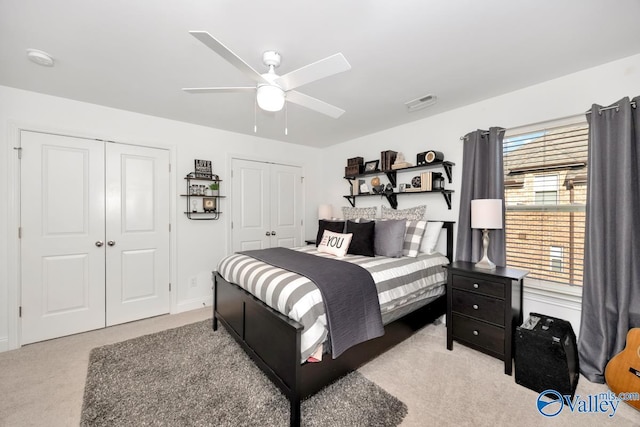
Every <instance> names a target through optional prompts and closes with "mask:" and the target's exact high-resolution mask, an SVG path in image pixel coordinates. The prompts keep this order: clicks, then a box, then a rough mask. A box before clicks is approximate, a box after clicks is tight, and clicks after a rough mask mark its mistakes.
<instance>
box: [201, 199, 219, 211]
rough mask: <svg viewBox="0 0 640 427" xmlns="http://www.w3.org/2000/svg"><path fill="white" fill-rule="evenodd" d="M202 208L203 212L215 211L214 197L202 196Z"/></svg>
mask: <svg viewBox="0 0 640 427" xmlns="http://www.w3.org/2000/svg"><path fill="white" fill-rule="evenodd" d="M202 210H203V211H204V212H215V211H216V210H217V208H216V198H215V197H203V198H202Z"/></svg>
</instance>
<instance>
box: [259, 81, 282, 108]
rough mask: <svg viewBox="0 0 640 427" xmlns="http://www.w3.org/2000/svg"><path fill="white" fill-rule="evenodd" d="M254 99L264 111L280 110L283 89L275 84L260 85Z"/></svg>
mask: <svg viewBox="0 0 640 427" xmlns="http://www.w3.org/2000/svg"><path fill="white" fill-rule="evenodd" d="M256 100H257V102H258V106H259V107H260V108H262V109H263V110H265V111H280V110H282V107H284V91H283V90H282V88H280V87H278V86H276V85H260V86H258V91H257V94H256Z"/></svg>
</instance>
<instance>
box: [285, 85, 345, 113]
mask: <svg viewBox="0 0 640 427" xmlns="http://www.w3.org/2000/svg"><path fill="white" fill-rule="evenodd" d="M286 99H287V101H289V102H293V103H294V104H298V105H300V106H301V107H305V108H308V109H310V110H313V111H317V112H318V113H322V114H326V115H327V116H329V117H333V118H334V119H337V118H338V117H340V116H341V115H343V114H344V112H345V111H344V110H343V109H342V108H338V107H336V106H334V105H331V104H327V103H326V102H324V101H320V100H319V99H317V98H314V97H312V96H309V95H305V94H304V93H300V92H297V91H295V90H292V91H289V92H287V98H286Z"/></svg>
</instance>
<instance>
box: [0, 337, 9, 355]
mask: <svg viewBox="0 0 640 427" xmlns="http://www.w3.org/2000/svg"><path fill="white" fill-rule="evenodd" d="M8 350H9V338H0V353H2V352H3V351H8Z"/></svg>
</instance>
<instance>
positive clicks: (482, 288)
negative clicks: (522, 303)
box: [452, 273, 505, 298]
mask: <svg viewBox="0 0 640 427" xmlns="http://www.w3.org/2000/svg"><path fill="white" fill-rule="evenodd" d="M452 285H453V287H454V288H458V289H464V290H467V291H473V292H477V293H480V294H484V295H489V296H494V297H499V298H504V297H505V290H504V285H503V284H502V283H500V282H491V281H489V280H482V279H478V278H473V277H468V276H461V275H459V274H455V273H454V275H453V283H452Z"/></svg>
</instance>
